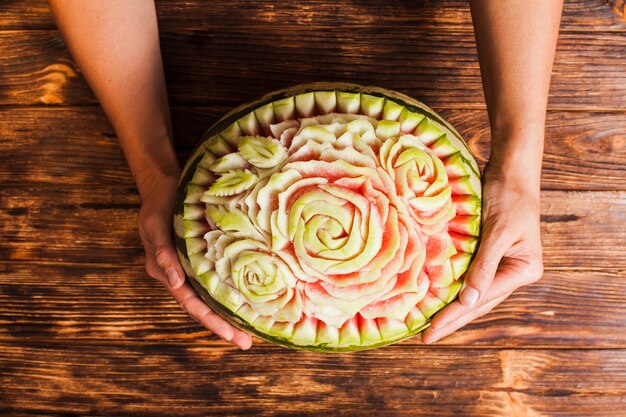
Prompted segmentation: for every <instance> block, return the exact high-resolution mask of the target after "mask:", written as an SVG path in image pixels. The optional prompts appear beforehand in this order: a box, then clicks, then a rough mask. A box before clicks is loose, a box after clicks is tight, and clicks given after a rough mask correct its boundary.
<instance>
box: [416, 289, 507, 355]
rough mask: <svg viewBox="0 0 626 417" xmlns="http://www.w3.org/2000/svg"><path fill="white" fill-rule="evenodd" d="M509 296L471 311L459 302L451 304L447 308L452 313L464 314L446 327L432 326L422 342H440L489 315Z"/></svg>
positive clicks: (425, 332)
mask: <svg viewBox="0 0 626 417" xmlns="http://www.w3.org/2000/svg"><path fill="white" fill-rule="evenodd" d="M509 295H510V293H509V294H504V295H502V296H500V297H498V298H496V299H494V300H492V301H490V302H488V303H486V304H483V305H481V306H479V307H477V308H473V309H471V310H469V311H468V310H467V309H468V308H470V307H467V306H465V305H463V304H461V303H460V302H459V301H455V302H454V303H452V304H450V305H449V306H448V307H447V308H448V309H452V311H455V310H456V311H455V312H459V311H462V313H461V314H459V315H458V316H457V317H456V319H453V320H452V321H449V322H447V323H446V324H444V325H439V326H438V327H434V326H433V325H432V324H431V327H429V328H428V329H426V330H425V331H424V332H423V333H422V342H423V343H426V344H430V343H434V342H436V341H438V340H439V339H441V338H442V337H445V336H448V335H449V334H450V333H452V332H454V331H456V330H458V329H460V328H461V327H463V326H465V325H466V324H467V323H469V322H470V321H472V320H474V319H476V318H478V317H481V316H484V315H485V314H487V313H489V312H490V311H491V310H493V308H494V307H495V306H497V305H498V304H500V303H501V302H502V301H504V300H505V299H506V298H507V297H508V296H509ZM433 322H434V320H433Z"/></svg>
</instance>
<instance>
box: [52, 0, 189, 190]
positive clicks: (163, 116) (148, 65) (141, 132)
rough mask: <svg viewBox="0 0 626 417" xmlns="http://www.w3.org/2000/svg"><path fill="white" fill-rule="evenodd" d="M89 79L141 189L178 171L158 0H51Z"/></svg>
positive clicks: (56, 17) (58, 19)
mask: <svg viewBox="0 0 626 417" xmlns="http://www.w3.org/2000/svg"><path fill="white" fill-rule="evenodd" d="M50 5H51V7H52V11H53V12H54V15H55V19H56V21H57V24H58V26H59V29H60V30H61V33H62V34H63V37H64V39H65V41H66V43H67V45H68V47H69V49H70V52H71V53H72V56H73V57H74V59H75V60H76V62H77V63H78V66H79V67H80V69H81V72H82V73H83V75H84V77H85V79H86V80H87V82H88V83H89V85H90V86H91V88H92V90H93V91H94V93H95V95H96V96H97V98H98V100H99V101H100V103H101V105H102V107H103V109H104V111H105V113H106V114H107V117H108V118H109V120H110V121H111V123H112V125H113V128H114V129H115V132H116V133H117V135H118V137H119V140H120V142H121V145H122V148H123V150H124V153H125V155H126V158H127V160H128V163H129V166H130V169H131V171H132V173H133V176H134V177H135V180H136V182H137V186H138V188H139V192H140V193H141V194H142V195H145V193H147V192H149V190H150V188H151V187H152V186H153V184H154V183H155V182H156V180H157V177H158V176H161V175H172V174H177V171H178V162H177V160H176V154H175V152H174V148H173V144H172V141H171V137H172V134H171V123H170V113H169V106H168V102H167V92H166V88H165V78H164V75H163V65H162V61H161V51H160V47H159V38H158V29H157V20H156V11H155V8H154V2H153V1H152V0H133V1H128V0H107V1H83V0H50Z"/></svg>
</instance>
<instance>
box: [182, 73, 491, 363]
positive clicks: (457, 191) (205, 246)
mask: <svg viewBox="0 0 626 417" xmlns="http://www.w3.org/2000/svg"><path fill="white" fill-rule="evenodd" d="M324 87H326V88H318V89H316V88H315V87H314V86H313V87H312V86H304V87H296V88H295V89H292V90H290V91H288V92H287V93H285V92H281V93H280V94H278V96H279V97H280V98H277V97H276V95H274V96H269V98H266V99H264V100H262V102H261V103H253V104H251V105H249V106H247V107H245V108H244V109H243V110H239V113H236V114H234V115H232V114H231V115H229V116H228V117H227V118H226V120H227V121H229V122H230V123H229V124H227V125H226V127H224V123H223V121H222V122H218V124H217V126H218V128H213V129H211V130H210V131H209V134H208V135H207V138H206V140H205V142H204V143H202V144H201V145H200V146H199V147H198V148H197V150H196V152H195V153H194V155H193V156H192V158H191V159H190V161H189V162H188V163H187V165H186V167H185V170H184V172H183V177H182V179H181V183H180V186H179V201H178V203H179V204H178V209H177V213H176V217H175V221H174V223H175V230H176V234H177V237H178V240H177V241H178V249H179V256H180V258H181V262H182V264H183V266H184V267H185V269H186V272H187V273H188V274H189V275H190V276H191V278H192V279H193V281H194V286H195V288H196V289H197V290H198V292H200V293H201V295H202V296H203V298H204V299H205V300H207V302H208V304H209V305H210V306H211V307H212V308H213V309H214V310H216V311H217V312H218V313H219V314H220V315H222V316H223V317H225V318H226V319H227V320H228V321H229V322H231V323H233V324H235V325H236V326H238V327H240V328H242V329H245V330H247V331H249V332H252V333H254V334H256V335H258V336H259V337H261V338H263V339H265V340H268V341H271V342H274V343H277V344H279V345H283V346H287V347H292V348H299V349H310V350H320V351H329V352H334V351H349V350H361V349H367V348H372V347H377V346H382V345H386V344H390V343H393V342H396V341H399V340H402V339H405V338H407V337H410V336H412V335H414V334H416V333H418V332H420V331H422V330H423V329H424V328H425V327H427V326H428V323H429V319H430V317H432V316H433V315H434V314H435V313H436V312H437V311H438V310H440V309H441V308H443V307H444V306H445V305H447V304H448V303H450V302H451V301H452V300H453V299H454V298H455V296H456V295H457V293H458V291H459V289H460V287H461V283H462V276H463V273H464V272H465V270H466V269H467V267H468V265H469V262H470V260H471V257H472V254H473V252H474V251H475V249H476V243H477V240H478V237H479V232H480V230H479V229H480V198H481V189H480V174H479V172H480V171H479V169H478V166H477V165H476V162H475V160H474V159H473V157H472V155H471V154H470V152H469V150H468V148H467V146H466V145H465V143H464V142H463V141H462V139H461V138H460V136H459V135H458V133H456V131H454V129H453V128H452V127H451V126H449V125H448V124H447V123H446V122H445V121H443V120H442V119H441V118H439V117H438V116H437V115H436V114H435V113H434V112H433V111H432V110H430V109H429V108H427V107H426V106H424V105H423V104H421V103H419V102H417V101H415V100H412V99H409V98H407V97H405V96H401V95H399V94H398V93H394V92H390V91H387V90H382V89H372V88H370V89H367V88H363V87H359V86H353V85H350V86H348V87H346V86H340V87H334V86H328V85H326V86H324ZM328 87H334V88H328Z"/></svg>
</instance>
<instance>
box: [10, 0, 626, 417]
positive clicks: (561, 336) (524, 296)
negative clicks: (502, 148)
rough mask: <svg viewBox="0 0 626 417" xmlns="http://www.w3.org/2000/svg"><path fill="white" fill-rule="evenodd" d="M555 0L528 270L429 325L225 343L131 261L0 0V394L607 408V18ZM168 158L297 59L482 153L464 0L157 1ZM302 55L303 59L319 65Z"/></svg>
mask: <svg viewBox="0 0 626 417" xmlns="http://www.w3.org/2000/svg"><path fill="white" fill-rule="evenodd" d="M616 4H617V6H619V4H621V3H620V2H619V1H613V2H608V1H605V0H575V1H574V0H572V1H566V5H565V10H564V16H563V23H562V31H561V34H560V38H559V45H558V51H557V58H556V63H555V67H554V75H553V82H552V89H551V95H550V102H549V111H548V123H547V141H546V153H545V159H544V167H543V179H542V188H543V192H542V198H543V201H542V232H543V242H544V248H545V249H544V259H545V266H546V272H545V274H544V277H543V279H542V280H541V281H539V282H538V283H537V284H534V285H532V286H530V287H527V288H524V289H522V290H520V291H518V292H516V293H515V294H513V295H512V296H511V297H510V298H509V299H508V300H507V301H505V302H504V303H503V304H502V305H501V306H499V307H498V308H496V309H495V310H494V311H493V312H492V313H491V314H489V315H487V316H485V317H483V318H481V319H479V320H477V321H476V322H475V323H473V324H471V325H469V326H467V327H466V328H464V329H462V330H460V331H458V332H457V333H455V334H454V335H452V336H450V337H448V338H446V339H444V340H442V341H441V342H439V343H438V344H436V345H434V346H423V345H420V344H419V343H417V341H416V340H409V341H406V342H403V343H400V344H398V345H395V346H391V347H386V348H382V349H377V350H374V351H369V352H362V353H355V354H341V355H331V356H327V355H319V354H313V353H306V352H294V351H288V350H284V349H282V348H278V347H274V346H272V345H269V344H266V343H263V342H261V341H258V340H255V342H256V343H255V347H254V348H253V349H252V350H251V351H248V352H241V351H238V350H237V349H235V348H233V347H230V346H229V345H228V344H226V343H225V342H222V341H219V340H217V339H216V338H215V337H214V336H213V335H212V334H210V333H209V332H208V331H205V330H203V329H202V328H201V327H199V326H198V325H197V324H196V323H195V322H194V321H193V320H191V319H190V318H189V317H187V316H186V315H185V314H184V313H183V312H182V311H181V310H180V309H179V308H178V307H177V305H176V304H175V303H174V302H173V301H172V300H171V299H170V298H169V297H168V295H167V294H166V293H165V291H164V290H163V289H162V288H160V286H159V285H158V284H157V283H156V282H155V281H153V280H152V279H150V278H149V277H148V276H147V275H146V274H145V272H144V269H143V253H142V248H141V244H140V241H139V238H138V236H137V232H136V213H137V209H138V207H139V203H140V201H139V198H138V195H137V191H136V188H135V186H134V183H133V180H132V177H131V175H130V172H129V171H128V168H127V166H126V163H125V161H124V157H123V155H122V152H121V149H120V147H119V144H118V142H117V139H116V137H115V134H114V133H113V131H112V129H111V126H110V125H109V123H108V122H107V120H106V118H105V117H104V115H103V113H102V111H101V109H100V108H99V107H98V105H97V103H96V101H95V98H94V97H93V94H91V92H90V91H89V88H88V87H87V85H86V84H85V82H84V80H83V79H82V77H81V75H80V71H79V70H78V68H77V67H76V66H75V64H74V63H73V62H72V60H71V57H70V56H69V54H68V52H67V51H66V49H65V46H64V44H63V41H62V39H61V37H60V35H59V33H58V31H57V30H56V28H55V26H54V21H53V19H52V17H51V15H50V12H49V10H48V7H47V5H46V2H45V1H42V0H21V1H17V0H3V1H2V2H0V58H1V59H0V155H2V163H0V415H2V416H4V415H7V416H11V415H16V416H34V415H63V416H83V415H102V416H111V415H119V416H129V415H134V416H164V415H194V416H196V415H197V416H212V415H216V416H217V415H219V416H237V415H253V416H288V415H289V416H327V415H348V416H381V415H393V416H428V417H432V416H438V417H439V416H470V417H471V416H513V417H544V416H572V417H583V416H598V417H613V416H618V417H624V416H626V295H625V294H626V231H625V226H626V104H625V103H626V81H625V78H624V68H626V20H625V19H624V17H623V16H621V15H619V14H618V13H616V10H617V11H618V12H619V11H623V5H622V6H619V7H617V8H616V7H615V5H616ZM157 8H158V12H159V20H160V25H161V37H162V46H163V54H164V60H165V66H166V71H167V74H166V75H167V78H168V85H169V92H170V97H171V101H172V104H173V111H172V114H173V121H174V128H175V134H176V135H175V136H176V147H177V150H178V151H179V156H180V160H181V162H182V161H184V159H185V158H186V156H187V155H188V154H189V152H190V150H191V149H192V147H193V146H194V144H195V143H196V142H197V140H198V139H199V137H200V136H201V134H202V133H203V131H204V130H206V129H207V128H208V127H209V126H210V125H211V124H212V123H213V122H214V121H215V120H217V119H218V118H219V117H220V116H221V115H223V114H224V113H225V112H227V111H228V110H229V109H230V108H232V107H233V106H235V105H237V104H240V103H242V102H244V101H247V100H251V99H254V98H256V97H257V96H259V95H261V94H264V93H266V92H268V91H269V90H272V89H275V88H280V87H285V86H288V85H291V84H295V83H302V82H309V81H317V80H345V81H353V82H360V83H369V84H376V85H380V86H384V87H389V88H395V89H397V90H400V91H403V92H405V93H407V94H410V95H412V96H414V97H416V98H419V99H421V100H423V101H425V102H426V103H427V104H429V105H431V106H432V107H433V108H434V109H435V110H437V111H439V112H440V113H441V114H442V115H443V116H445V117H446V118H447V119H448V120H449V121H450V122H451V123H452V124H453V125H455V126H456V127H457V128H458V130H459V131H460V132H461V133H462V134H463V136H464V137H465V138H466V140H467V141H468V142H469V144H470V147H471V148H472V150H473V151H474V153H475V154H476V155H477V157H478V159H479V162H480V163H481V164H484V163H485V162H486V160H487V158H488V156H489V127H488V121H487V114H486V111H485V106H484V101H483V97H482V92H481V84H480V73H479V67H478V62H477V59H476V49H475V43H474V40H473V31H472V26H471V19H470V15H469V10H468V8H467V5H466V2H464V1H452V0H446V1H426V0H415V1H409V0H389V1H383V0H371V1H367V0H345V1H338V0H328V1H316V0H303V1H297V2H280V1H256V0H233V1H229V2H202V1H199V0H194V1H185V2H180V1H175V0H167V1H158V2H157ZM322 66H323V69H322V68H321V67H322Z"/></svg>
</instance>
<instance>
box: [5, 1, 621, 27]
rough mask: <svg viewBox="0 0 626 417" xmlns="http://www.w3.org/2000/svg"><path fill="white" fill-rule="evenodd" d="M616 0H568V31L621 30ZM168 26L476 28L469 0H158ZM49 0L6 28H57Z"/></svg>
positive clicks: (8, 12) (16, 5) (29, 5)
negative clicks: (339, 25) (357, 0)
mask: <svg viewBox="0 0 626 417" xmlns="http://www.w3.org/2000/svg"><path fill="white" fill-rule="evenodd" d="M615 2H616V0H612V1H606V0H568V1H566V2H565V7H564V9H563V20H562V24H561V27H562V30H564V31H613V30H615V31H619V30H623V29H624V28H625V27H626V22H625V21H624V18H623V17H622V16H620V15H619V14H618V13H616V11H615V10H614V7H613V6H614V3H615ZM156 3H157V12H158V15H159V24H160V26H161V28H162V29H172V28H189V29H192V28H193V29H204V28H207V27H215V26H234V25H245V26H255V25H273V26H276V25H285V24H290V25H307V24H316V25H338V24H342V25H379V26H392V25H393V26H408V27H431V28H433V29H436V30H445V29H455V30H468V31H471V30H472V22H471V16H470V12H469V7H468V4H467V2H466V1H461V0H446V1H441V0H439V1H436V2H433V1H427V0H420V1H411V2H405V1H359V2H355V1H351V2H346V1H341V0H326V1H316V0H300V1H297V2H283V1H277V0H274V1H268V0H253V1H251V0H234V1H229V2H214V4H211V6H210V7H207V5H206V2H203V1H201V0H191V1H185V2H184V3H181V2H179V1H176V0H157V2H156ZM53 28H55V24H54V20H53V19H52V15H51V14H50V11H49V9H48V5H47V2H46V0H23V1H19V2H8V4H3V7H2V9H0V29H53Z"/></svg>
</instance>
